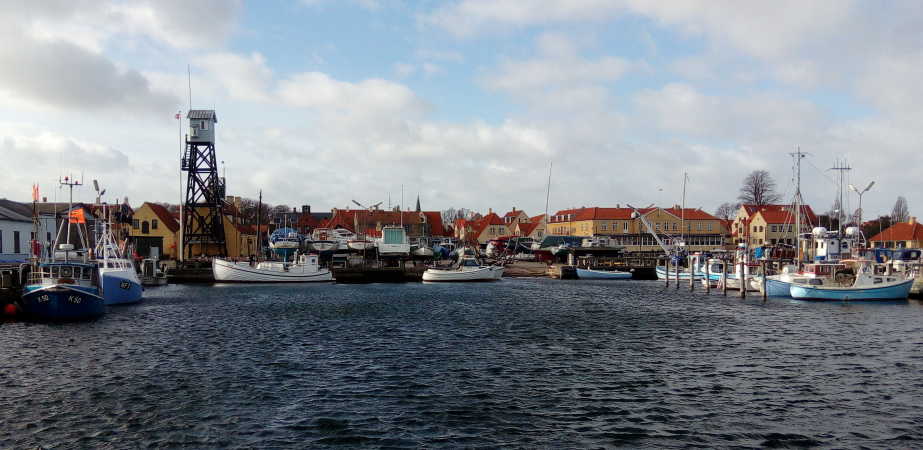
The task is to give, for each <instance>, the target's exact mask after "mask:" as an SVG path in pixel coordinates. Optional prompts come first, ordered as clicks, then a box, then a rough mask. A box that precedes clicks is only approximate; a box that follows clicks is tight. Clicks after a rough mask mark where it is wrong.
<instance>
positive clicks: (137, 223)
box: [131, 219, 141, 230]
mask: <svg viewBox="0 0 923 450" xmlns="http://www.w3.org/2000/svg"><path fill="white" fill-rule="evenodd" d="M139 223H140V222H139V221H138V219H134V220H132V221H131V227H132V228H134V229H136V230H137V229H138V228H140V227H141V226H140V225H139Z"/></svg>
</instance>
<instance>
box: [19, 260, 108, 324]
mask: <svg viewBox="0 0 923 450" xmlns="http://www.w3.org/2000/svg"><path fill="white" fill-rule="evenodd" d="M63 245H68V244H63ZM20 307H21V308H22V311H23V313H24V314H26V315H27V316H30V317H32V318H35V319H39V320H51V321H69V320H84V319H92V318H96V317H99V316H102V315H103V314H105V313H106V301H105V299H104V298H103V296H102V292H100V289H99V272H98V271H97V267H96V264H89V263H83V262H72V261H66V262H49V263H42V264H39V265H37V266H36V267H34V268H33V271H32V272H31V273H30V275H29V281H28V284H26V285H25V286H24V287H23V292H22V298H21V300H20Z"/></svg>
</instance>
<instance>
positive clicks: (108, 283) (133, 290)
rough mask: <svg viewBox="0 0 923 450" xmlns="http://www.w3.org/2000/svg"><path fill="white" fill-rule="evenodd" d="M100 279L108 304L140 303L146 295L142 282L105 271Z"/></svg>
mask: <svg viewBox="0 0 923 450" xmlns="http://www.w3.org/2000/svg"><path fill="white" fill-rule="evenodd" d="M100 279H101V280H102V285H103V298H105V299H106V304H107V305H125V304H129V303H138V302H140V301H141V298H142V297H143V296H144V289H143V288H142V287H141V283H139V282H137V281H135V280H130V279H127V278H123V277H120V276H118V275H116V274H113V273H105V274H103V275H102V276H101V277H100Z"/></svg>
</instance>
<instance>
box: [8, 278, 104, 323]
mask: <svg viewBox="0 0 923 450" xmlns="http://www.w3.org/2000/svg"><path fill="white" fill-rule="evenodd" d="M97 292H98V291H97V290H96V289H95V288H88V287H83V286H74V285H56V286H50V287H44V286H26V287H25V288H24V289H23V294H22V299H21V300H20V306H21V307H22V312H23V313H24V314H26V315H27V316H30V317H33V318H35V319H39V320H50V321H68V320H84V319H92V318H96V317H99V316H102V315H103V314H105V313H106V302H105V300H104V299H103V298H102V297H100V296H99V295H97Z"/></svg>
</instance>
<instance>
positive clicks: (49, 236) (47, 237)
mask: <svg viewBox="0 0 923 450" xmlns="http://www.w3.org/2000/svg"><path fill="white" fill-rule="evenodd" d="M45 242H48V243H49V244H50V243H51V232H50V231H47V232H45Z"/></svg>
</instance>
